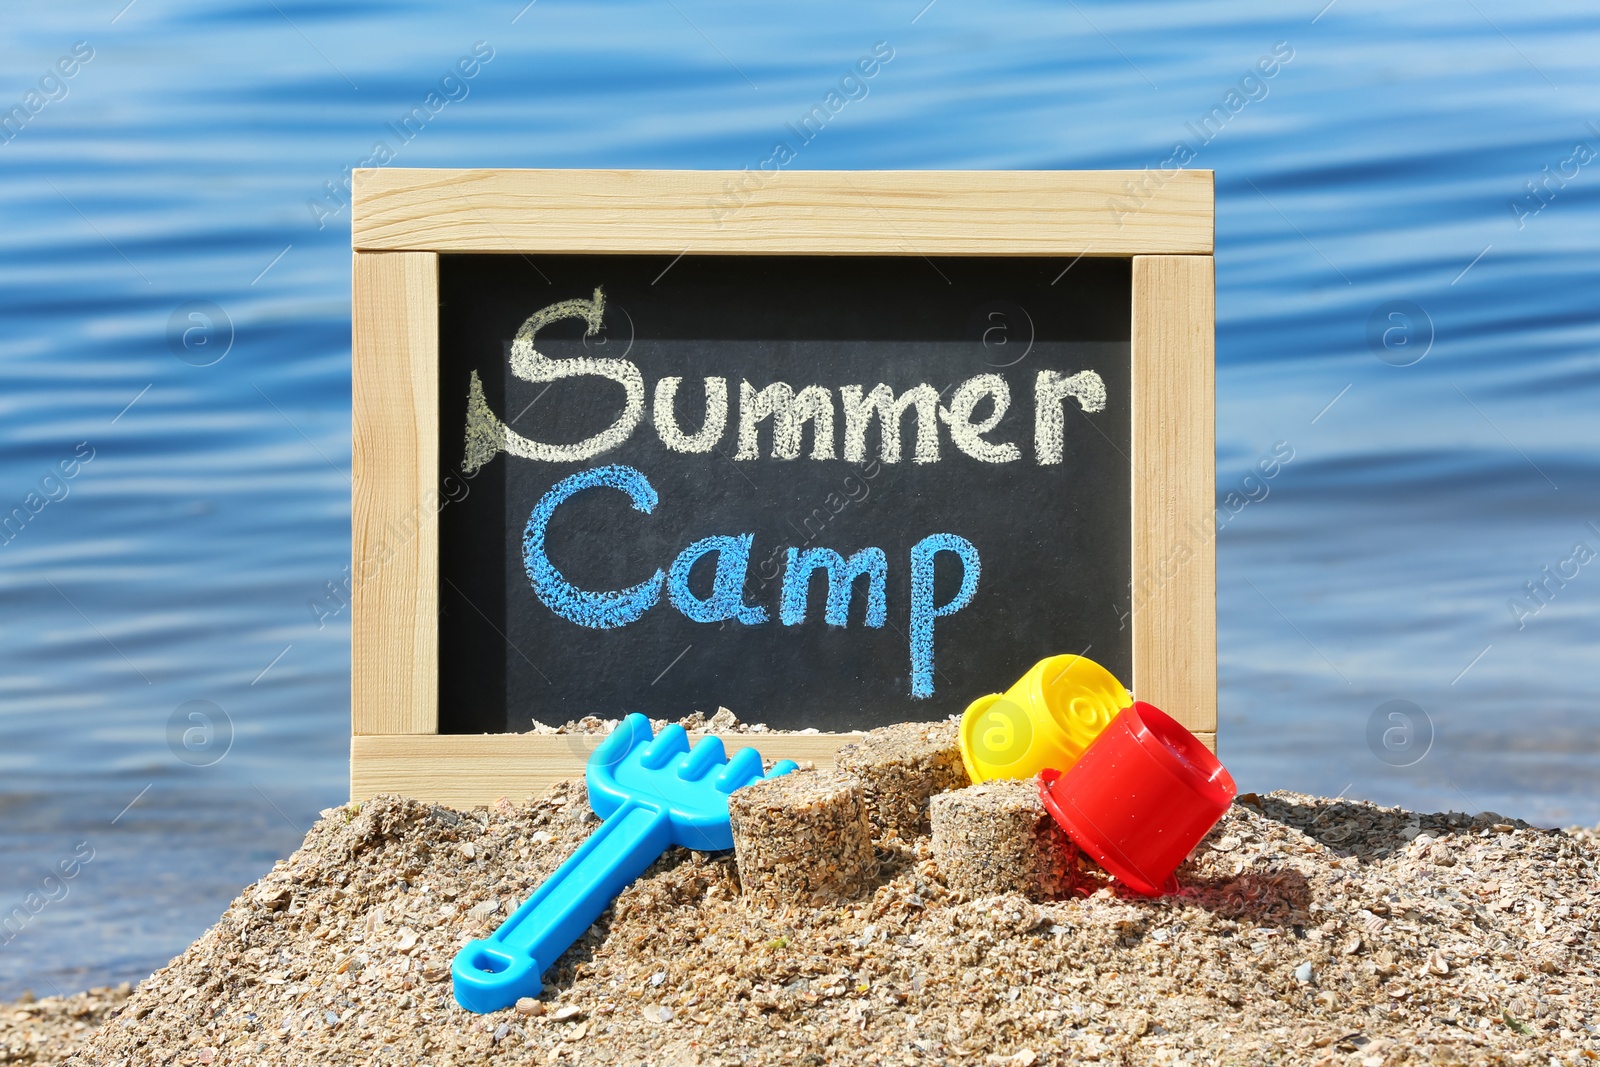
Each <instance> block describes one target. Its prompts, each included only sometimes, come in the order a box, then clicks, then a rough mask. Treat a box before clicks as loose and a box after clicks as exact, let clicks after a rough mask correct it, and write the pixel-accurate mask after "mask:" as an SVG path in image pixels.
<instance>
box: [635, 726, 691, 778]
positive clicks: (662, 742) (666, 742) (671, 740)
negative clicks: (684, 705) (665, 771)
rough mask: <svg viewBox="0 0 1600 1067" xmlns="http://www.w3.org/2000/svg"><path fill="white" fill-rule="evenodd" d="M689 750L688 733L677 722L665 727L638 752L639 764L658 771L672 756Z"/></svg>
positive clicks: (670, 760)
mask: <svg viewBox="0 0 1600 1067" xmlns="http://www.w3.org/2000/svg"><path fill="white" fill-rule="evenodd" d="M687 751H689V734H688V731H686V730H685V729H684V728H683V727H681V726H679V725H678V724H677V723H673V724H672V725H671V726H668V727H665V728H664V729H663V730H662V731H661V732H660V733H659V734H657V735H656V739H655V740H654V741H652V742H650V743H649V744H648V745H646V746H645V749H644V751H643V752H641V753H640V754H639V765H640V766H642V767H647V768H649V769H650V770H652V771H659V770H660V769H661V768H663V767H665V766H666V765H667V764H669V763H671V762H672V758H673V757H674V756H677V755H680V754H682V753H684V752H687Z"/></svg>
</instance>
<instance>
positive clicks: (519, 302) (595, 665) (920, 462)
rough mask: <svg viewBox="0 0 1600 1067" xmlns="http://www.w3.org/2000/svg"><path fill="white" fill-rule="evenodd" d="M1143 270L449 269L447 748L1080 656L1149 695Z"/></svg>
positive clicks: (687, 262) (838, 701)
mask: <svg viewBox="0 0 1600 1067" xmlns="http://www.w3.org/2000/svg"><path fill="white" fill-rule="evenodd" d="M1131 275H1132V270H1131V260H1130V259H1129V258H1126V257H1120V258H1110V257H1108V258H1081V259H1078V260H1076V261H1070V262H1069V261H1067V260H1063V259H1060V258H1048V259H1046V258H1034V257H1020V256H1010V257H984V256H959V257H957V256H951V257H933V258H929V257H924V256H920V255H914V254H907V255H900V256H881V255H871V256H818V255H811V256H779V255H738V256H731V255H728V256H724V255H697V254H694V253H692V252H690V253H687V254H684V255H681V256H676V257H674V256H672V255H613V254H606V255H539V256H521V255H504V254H498V255H497V254H483V253H456V254H443V255H440V256H439V260H438V293H439V306H438V360H439V375H438V397H437V400H438V420H439V433H438V463H439V468H438V469H439V471H440V474H441V484H442V486H443V496H444V497H445V499H446V501H447V502H446V503H444V504H442V505H441V507H440V510H439V513H438V615H439V625H438V635H439V636H438V656H439V662H438V675H437V679H438V683H437V684H438V709H439V713H438V731H439V732H440V733H446V734H449V733H458V734H459V733H484V732H490V733H502V732H515V731H525V730H528V729H529V728H530V727H531V726H532V725H533V724H534V723H536V722H538V723H549V724H558V723H562V722H565V721H568V720H572V719H578V718H582V717H583V716H586V715H595V716H599V717H600V718H603V719H615V718H619V717H620V716H622V715H624V714H626V713H629V712H636V711H637V712H644V713H646V714H648V715H650V716H652V717H656V718H679V717H682V716H684V715H687V714H689V713H690V712H693V711H696V710H698V711H702V712H704V713H706V714H707V715H709V714H711V713H712V712H714V711H715V710H716V709H717V708H718V707H719V706H722V707H728V708H730V709H732V710H733V711H734V712H735V713H736V714H737V715H739V716H740V717H741V718H742V719H744V720H746V721H750V722H764V723H768V724H770V725H771V726H773V727H774V728H778V729H790V730H798V729H804V728H816V729H818V730H822V731H834V732H845V731H855V730H862V729H868V728H871V727H874V726H880V725H884V724H887V723H892V722H900V721H905V720H914V719H923V720H931V719H937V718H943V717H945V716H948V715H951V714H954V713H959V712H960V711H961V710H962V709H963V708H964V707H965V706H966V705H967V703H969V702H970V701H971V700H973V699H974V698H976V697H978V696H980V695H982V694H985V693H990V692H995V691H999V690H1003V689H1005V688H1006V687H1007V686H1008V685H1010V684H1011V682H1013V681H1015V680H1016V679H1017V678H1018V677H1020V676H1021V675H1022V674H1023V673H1024V672H1025V671H1026V670H1027V669H1028V667H1029V666H1031V665H1032V664H1033V663H1034V662H1035V661H1037V660H1038V659H1040V658H1042V657H1044V656H1047V655H1052V654H1056V653H1061V652H1074V653H1080V654H1086V655H1089V656H1090V657H1092V658H1094V659H1096V660H1098V661H1099V662H1100V663H1102V664H1104V665H1105V666H1106V667H1107V668H1108V669H1110V670H1111V671H1112V673H1114V674H1116V675H1117V676H1118V677H1120V678H1123V679H1125V680H1128V679H1131V677H1132V673H1133V662H1132V660H1133V653H1132V648H1133V645H1132V638H1131V628H1130V626H1129V624H1128V619H1129V614H1130V575H1131V574H1132V571H1133V558H1132V551H1133V550H1132V540H1133V535H1132V526H1131V522H1132V520H1131V509H1130V489H1131V485H1130V478H1131V473H1130V472H1131V470H1132V464H1131V462H1130V458H1129V457H1130V454H1131V453H1132V451H1133V449H1132V445H1131V443H1130V434H1131V430H1130V425H1131V424H1130V412H1131V409H1132V404H1131V400H1130V397H1131V390H1132V382H1131V372H1130V365H1131V364H1130V322H1131V320H1132V314H1131V304H1132V296H1131V294H1132V280H1131ZM519 333H520V334H521V340H520V341H519ZM530 379H531V380H530ZM664 380H665V381H666V382H667V383H668V384H666V385H663V384H662V383H663V381H664ZM673 380H676V381H675V382H674V381H673ZM779 386H781V387H779ZM896 411H898V415H896V414H895V412H896ZM829 550H831V552H830V551H829ZM834 553H836V554H837V555H834ZM830 568H831V569H830ZM830 579H831V584H830Z"/></svg>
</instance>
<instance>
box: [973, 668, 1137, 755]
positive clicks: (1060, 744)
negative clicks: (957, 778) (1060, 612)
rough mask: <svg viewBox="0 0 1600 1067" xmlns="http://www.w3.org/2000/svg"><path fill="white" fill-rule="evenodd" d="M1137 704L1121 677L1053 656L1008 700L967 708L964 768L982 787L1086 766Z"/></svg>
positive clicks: (997, 696) (992, 697)
mask: <svg viewBox="0 0 1600 1067" xmlns="http://www.w3.org/2000/svg"><path fill="white" fill-rule="evenodd" d="M1132 703H1133V697H1131V696H1129V695H1128V690H1127V689H1125V688H1124V687H1123V685H1122V683H1121V682H1119V681H1117V679H1116V676H1115V675H1113V674H1112V673H1111V672H1110V671H1108V670H1106V669H1105V668H1104V667H1102V666H1100V664H1098V663H1096V662H1095V661H1094V660H1092V659H1088V658H1086V657H1084V656H1071V655H1066V656H1050V657H1049V658H1047V659H1042V660H1040V661H1039V662H1038V663H1035V664H1034V665H1033V667H1032V669H1031V670H1029V671H1028V673H1027V674H1024V675H1023V676H1022V677H1021V678H1020V679H1019V680H1018V681H1017V684H1015V685H1013V686H1012V687H1011V688H1010V689H1008V690H1006V691H1005V692H1004V693H990V694H989V695H988V696H982V697H979V698H978V699H977V700H974V701H973V702H972V703H971V704H969V705H967V710H966V713H965V714H963V715H962V716H961V738H960V740H961V761H962V762H963V763H965V764H966V765H967V774H968V776H970V777H971V779H972V780H973V781H974V782H987V781H989V780H990V779H991V778H1032V777H1033V776H1034V775H1036V774H1038V773H1039V772H1040V771H1041V770H1044V769H1045V768H1046V767H1049V768H1051V769H1052V770H1056V771H1063V772H1064V771H1066V769H1067V768H1068V767H1070V766H1072V765H1073V764H1074V763H1076V762H1078V757H1079V756H1081V755H1083V750H1084V749H1086V748H1088V747H1089V744H1090V742H1092V741H1093V740H1094V739H1095V738H1096V737H1099V736H1100V731H1101V730H1104V729H1105V728H1106V726H1107V725H1108V724H1109V723H1110V722H1111V720H1112V719H1114V718H1116V716H1117V713H1118V712H1120V711H1121V710H1122V709H1123V708H1126V707H1128V706H1129V705H1131V704H1132Z"/></svg>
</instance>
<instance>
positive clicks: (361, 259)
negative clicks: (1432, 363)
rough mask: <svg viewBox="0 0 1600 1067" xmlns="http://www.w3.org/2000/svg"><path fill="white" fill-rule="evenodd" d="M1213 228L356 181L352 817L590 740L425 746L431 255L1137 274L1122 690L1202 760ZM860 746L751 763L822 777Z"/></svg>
mask: <svg viewBox="0 0 1600 1067" xmlns="http://www.w3.org/2000/svg"><path fill="white" fill-rule="evenodd" d="M730 190H736V191H732V192H730ZM1213 220H1214V199H1213V188H1212V175H1211V172H1210V171H1178V172H1175V173H1173V174H1164V173H1157V174H1151V173H1150V172H1148V171H1144V172H1131V171H1129V172H1123V171H905V172H892V171H863V172H845V171H788V172H782V171H780V172H776V173H763V174H760V175H752V174H750V173H748V172H746V173H743V174H740V173H723V172H715V171H580V170H400V169H388V170H358V171H356V172H355V180H354V193H353V197H352V213H351V239H352V246H353V249H354V262H353V266H352V313H351V323H352V361H351V362H352V371H351V380H352V394H353V395H352V419H353V426H352V467H353V472H354V481H353V488H352V499H351V527H352V530H351V533H352V566H351V573H352V576H353V579H354V591H353V595H352V603H351V627H350V644H351V649H350V652H351V680H350V697H351V732H352V737H351V745H350V793H351V797H352V799H361V798H365V797H369V796H372V795H373V794H375V793H379V792H391V793H402V794H405V795H408V796H414V797H417V798H419V799H423V800H429V801H434V802H438V803H447V804H452V805H456V806H471V805H475V804H485V803H489V802H492V801H493V800H494V799H495V798H496V797H499V796H513V797H519V796H523V795H526V794H529V793H534V792H538V791H541V790H543V789H545V788H547V787H548V786H549V785H550V784H551V783H553V782H555V781H557V780H559V779H561V778H566V777H571V776H573V775H576V774H580V773H581V772H582V767H583V762H584V760H585V758H586V757H587V753H588V752H589V751H591V750H592V748H593V746H594V745H595V744H596V743H598V738H584V737H574V736H563V735H537V734H503V735H497V734H482V735H460V734H455V735H452V734H440V733H439V732H438V729H439V713H438V691H437V672H438V602H439V591H438V521H437V514H438V507H439V503H440V493H439V490H438V479H439V471H438V456H439V449H438V444H439V441H438V436H439V425H438V373H439V338H438V302H439V291H438V269H439V264H438V257H439V253H441V252H505V253H513V252H521V253H528V254H555V253H580V252H587V253H596V252H599V253H617V254H648V253H666V254H671V255H678V254H681V253H686V252H696V253H719V254H739V253H743V254H760V253H781V254H787V255H806V254H818V255H822V254H834V255H838V254H853V255H873V254H876V255H991V256H992V255H1016V256H1037V257H1049V258H1059V259H1063V260H1069V261H1070V260H1071V259H1073V258H1075V257H1077V256H1085V255H1087V256H1121V257H1131V258H1132V260H1133V321H1132V331H1131V334H1130V337H1131V342H1132V343H1131V348H1132V364H1133V365H1132V381H1133V388H1132V394H1133V395H1132V401H1131V402H1132V444H1133V464H1134V469H1133V497H1132V511H1133V516H1132V517H1133V531H1132V532H1133V575H1132V582H1133V603H1132V613H1131V618H1130V622H1131V625H1132V627H1133V679H1132V683H1133V684H1132V685H1131V687H1130V688H1131V689H1132V691H1133V692H1134V694H1135V695H1136V696H1138V697H1139V698H1140V699H1144V700H1148V701H1150V702H1151V703H1154V704H1157V705H1159V706H1161V707H1162V708H1164V709H1165V710H1167V711H1168V712H1170V713H1171V714H1173V715H1174V716H1175V717H1177V718H1178V719H1179V720H1180V721H1182V722H1183V723H1184V725H1186V726H1188V727H1189V728H1190V729H1191V730H1193V731H1195V732H1196V733H1197V734H1198V735H1199V736H1200V737H1201V738H1202V739H1203V740H1204V741H1205V742H1206V743H1207V744H1209V745H1211V746H1212V747H1213V748H1215V745H1216V670H1217V666H1216V664H1217V660H1216V552H1215V532H1216V524H1215V512H1214V508H1215V477H1216V475H1215V461H1214V454H1215V432H1214V426H1213V423H1214V415H1215V403H1214V340H1213V337H1214V332H1215V320H1216V311H1215V292H1214V280H1213V270H1212V258H1211V254H1212V231H1213ZM856 736H858V735H855V734H812V735H801V734H781V733H777V734H768V735H765V736H764V737H763V738H762V743H761V749H762V753H763V754H764V755H766V756H768V757H772V758H791V759H802V760H804V759H809V760H813V761H816V762H818V763H819V764H826V763H828V762H830V761H831V759H832V756H833V753H834V751H835V750H836V749H837V748H838V747H839V746H840V745H842V744H844V743H846V742H848V741H850V740H853V739H854V738H855V737H856Z"/></svg>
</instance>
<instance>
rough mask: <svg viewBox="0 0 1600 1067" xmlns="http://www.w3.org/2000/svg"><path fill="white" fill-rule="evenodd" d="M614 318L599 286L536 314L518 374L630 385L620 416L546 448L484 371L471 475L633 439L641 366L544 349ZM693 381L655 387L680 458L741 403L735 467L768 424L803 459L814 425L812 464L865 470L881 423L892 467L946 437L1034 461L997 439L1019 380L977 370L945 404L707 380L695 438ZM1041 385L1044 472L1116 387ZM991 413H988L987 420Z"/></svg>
mask: <svg viewBox="0 0 1600 1067" xmlns="http://www.w3.org/2000/svg"><path fill="white" fill-rule="evenodd" d="M604 312H605V294H604V293H603V292H602V291H601V290H599V289H596V290H595V294H594V299H593V300H582V299H578V300H563V301H561V302H559V303H556V304H552V305H550V306H549V307H547V308H544V309H543V310H541V311H538V312H535V313H534V314H533V315H531V316H530V317H529V318H528V320H527V321H526V322H524V323H523V324H522V327H521V328H520V329H519V330H518V331H517V335H516V337H515V338H514V339H513V341H512V343H511V372H512V374H514V375H515V376H516V377H518V378H520V379H522V380H523V381H525V382H530V383H534V384H537V383H541V382H553V381H558V380H560V379H563V378H582V377H592V378H595V379H597V380H600V381H607V380H608V381H611V382H615V383H617V384H618V385H621V386H622V388H623V391H624V394H625V398H626V399H625V402H624V405H623V409H622V411H621V413H620V414H619V415H618V416H617V417H616V420H615V421H614V422H612V424H611V425H610V426H608V427H607V428H606V429H604V430H601V431H600V432H599V433H597V434H594V435H593V436H591V437H588V438H585V439H584V440H582V441H577V442H573V443H571V444H550V443H547V442H543V441H535V440H533V439H532V438H529V437H525V436H523V435H522V434H520V433H518V432H517V431H515V430H513V429H511V428H510V427H509V426H507V425H506V424H505V423H504V422H502V421H501V419H500V418H499V416H497V415H496V414H495V413H494V412H493V411H492V410H490V408H489V403H488V401H487V400H486V399H485V397H484V392H483V382H482V380H481V379H479V377H478V372H477V371H473V372H472V376H471V380H470V382H469V383H468V391H467V428H466V442H465V443H466V450H465V455H464V457H463V459H462V466H461V469H462V472H463V473H466V474H471V473H473V472H474V471H476V470H478V469H479V468H480V467H482V466H483V465H484V464H485V463H488V462H489V461H490V460H492V459H493V458H494V457H495V456H497V455H499V454H500V453H501V452H506V453H509V454H510V455H513V456H518V457H520V458H522V459H532V460H539V461H542V462H547V463H563V462H565V463H571V462H579V463H581V462H587V461H589V460H592V459H595V458H597V457H599V456H601V455H603V454H605V453H606V452H609V451H611V450H612V449H614V448H617V447H618V446H620V445H621V444H623V443H624V442H625V441H627V440H628V438H629V437H631V436H632V435H633V433H634V431H635V430H636V429H637V428H638V426H639V424H640V423H641V422H642V421H643V420H644V413H645V382H644V376H643V375H642V374H641V373H640V371H639V367H638V366H637V365H636V364H634V363H633V362H631V361H629V360H626V359H596V358H593V357H589V356H579V357H573V358H569V359H552V358H550V357H549V356H545V355H543V354H542V353H540V352H539V351H538V350H537V349H536V348H534V345H533V342H534V337H535V335H537V334H538V332H539V331H540V330H541V329H543V328H544V327H546V326H548V325H550V324H551V323H553V322H558V321H560V320H562V319H571V318H577V319H583V320H584V321H586V322H587V323H588V332H589V333H591V334H593V333H596V332H598V331H599V330H600V328H601V319H602V316H603V314H604ZM682 385H683V379H682V378H681V377H677V376H669V377H665V378H662V379H660V380H659V381H657V382H656V383H655V389H654V391H653V400H654V403H653V404H652V406H651V421H652V422H653V424H654V427H655V431H656V434H657V435H658V436H659V437H660V438H661V443H662V444H663V445H665V446H666V447H667V448H668V449H669V450H671V451H673V452H684V453H706V452H711V451H713V450H715V449H716V448H717V447H718V446H719V445H720V444H722V442H723V441H724V439H725V438H727V437H728V436H729V430H730V423H731V422H733V421H735V420H734V419H733V418H732V414H733V413H732V408H733V405H734V403H737V405H738V417H737V420H736V421H737V425H736V426H735V427H733V437H734V441H733V444H734V449H733V459H734V460H736V461H749V460H755V459H760V458H761V449H760V444H759V430H760V426H761V424H762V423H763V422H768V421H770V423H771V426H772V449H771V453H770V456H771V458H773V459H798V458H799V457H800V456H801V454H802V452H803V451H804V450H803V444H804V435H805V430H806V427H807V426H808V425H809V426H810V427H811V449H810V452H809V453H808V455H809V456H810V458H811V459H814V460H835V459H843V460H845V461H846V462H848V463H863V462H865V461H866V458H867V431H868V429H869V428H870V427H871V426H872V425H873V423H874V422H876V423H877V426H878V430H879V446H878V458H879V459H880V460H881V461H882V462H884V463H899V462H901V461H902V459H903V458H905V456H906V455H907V454H908V453H909V456H910V459H911V462H913V463H938V462H939V461H940V459H941V458H942V457H943V456H944V455H945V454H946V453H945V449H944V441H945V438H946V437H948V439H949V443H950V444H951V445H953V446H954V447H955V448H956V449H957V450H959V451H960V452H962V453H964V454H966V455H968V456H971V457H972V458H973V459H977V460H981V461H983V462H985V463H1014V462H1017V461H1018V460H1021V459H1022V458H1023V449H1022V446H1021V445H1019V444H1018V443H1017V442H1016V441H1005V440H994V439H992V438H991V437H990V435H991V434H994V433H996V432H997V431H998V429H999V426H1000V423H1001V421H1002V420H1003V419H1004V418H1005V416H1006V413H1007V412H1008V411H1009V410H1010V409H1011V402H1012V397H1011V385H1010V383H1009V382H1008V381H1007V380H1006V379H1005V378H1004V377H1002V376H1001V375H999V374H977V375H974V376H973V377H971V378H968V379H967V380H966V381H964V382H961V383H960V384H959V385H957V386H956V387H955V389H954V391H953V393H952V394H951V398H950V402H949V403H948V404H944V403H941V401H940V390H938V389H936V388H935V387H934V386H933V385H931V384H929V383H927V382H922V383H918V384H916V385H913V386H911V387H910V388H907V389H904V390H902V391H900V392H899V393H896V392H895V390H894V389H893V388H892V387H891V386H889V385H887V384H885V383H882V382H880V383H878V384H877V385H874V386H872V387H871V388H870V389H869V388H867V387H866V386H865V385H863V384H851V385H843V386H840V387H839V388H838V390H837V393H838V396H837V399H836V398H835V395H834V394H835V391H834V390H832V389H829V388H827V387H825V386H821V385H805V386H802V387H800V388H799V389H796V388H794V387H793V386H792V385H790V384H789V383H787V382H770V383H763V384H761V385H759V386H758V385H755V384H753V383H751V382H749V381H740V382H739V383H738V385H737V386H736V387H735V386H733V385H732V384H731V383H730V382H729V380H728V379H727V378H722V377H715V376H708V377H706V378H704V379H703V380H702V383H701V387H702V389H703V390H704V396H705V412H706V414H705V419H704V421H703V422H702V423H701V425H700V426H699V427H698V428H696V429H694V430H693V432H689V431H686V430H685V429H684V427H683V426H682V425H681V424H680V423H679V421H678V416H677V412H676V403H675V402H676V400H677V396H678V391H679V389H680V387H681V386H682ZM1032 386H1033V390H1032V391H1033V434H1032V446H1033V448H1032V451H1033V457H1034V460H1035V462H1037V463H1039V464H1041V465H1048V464H1057V463H1060V462H1061V461H1062V453H1063V447H1064V442H1065V436H1066V413H1065V412H1066V405H1067V404H1068V403H1075V404H1077V406H1078V407H1079V408H1080V409H1081V410H1082V411H1084V412H1086V413H1094V412H1098V411H1103V410H1105V406H1106V385H1105V381H1104V380H1103V379H1102V378H1101V377H1100V375H1099V374H1097V373H1096V372H1094V371H1092V370H1081V371H1077V372H1076V373H1073V374H1063V373H1061V372H1059V371H1054V370H1042V371H1039V372H1038V373H1037V374H1035V375H1034V376H1033V382H1032ZM735 389H737V400H735V397H734V390H735ZM980 409H985V411H986V413H985V414H984V415H983V416H982V417H981V418H977V417H975V416H976V414H977V412H978V411H979V410H980ZM908 411H909V412H912V413H913V414H914V415H915V426H916V432H915V434H914V436H913V439H912V440H911V441H909V442H907V441H904V440H902V435H901V424H902V422H903V417H904V415H905V414H906V413H907V412H908ZM838 430H842V431H843V433H842V438H843V440H842V442H838V438H839V437H840V436H841V435H840V434H838V433H836V431H838Z"/></svg>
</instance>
